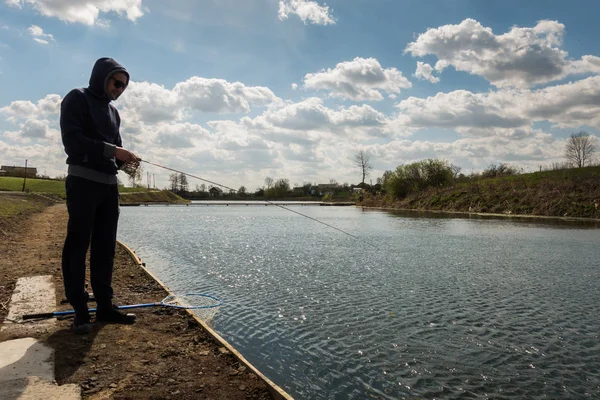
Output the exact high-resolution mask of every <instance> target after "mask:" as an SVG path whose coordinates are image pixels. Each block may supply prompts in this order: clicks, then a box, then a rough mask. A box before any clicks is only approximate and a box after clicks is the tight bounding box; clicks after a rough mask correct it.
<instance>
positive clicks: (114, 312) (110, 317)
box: [96, 306, 136, 324]
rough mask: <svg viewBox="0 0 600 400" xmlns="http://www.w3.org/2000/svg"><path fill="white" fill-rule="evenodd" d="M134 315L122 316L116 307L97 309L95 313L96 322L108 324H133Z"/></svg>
mask: <svg viewBox="0 0 600 400" xmlns="http://www.w3.org/2000/svg"><path fill="white" fill-rule="evenodd" d="M135 319H136V316H135V314H123V313H122V312H119V311H118V309H117V306H112V307H111V308H106V309H98V311H96V322H106V323H109V324H133V323H134V322H135Z"/></svg>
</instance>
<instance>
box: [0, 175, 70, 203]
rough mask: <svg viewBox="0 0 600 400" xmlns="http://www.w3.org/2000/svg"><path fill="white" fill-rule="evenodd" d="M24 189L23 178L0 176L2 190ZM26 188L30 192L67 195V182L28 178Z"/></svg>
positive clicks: (14, 190)
mask: <svg viewBox="0 0 600 400" xmlns="http://www.w3.org/2000/svg"><path fill="white" fill-rule="evenodd" d="M22 189H23V178H14V177H11V176H3V177H0V190H1V191H9V192H20V191H21V190H22ZM25 189H29V191H30V192H36V193H48V194H54V195H57V196H60V197H62V198H64V197H65V182H64V181H54V180H48V179H31V178H27V180H26V182H25Z"/></svg>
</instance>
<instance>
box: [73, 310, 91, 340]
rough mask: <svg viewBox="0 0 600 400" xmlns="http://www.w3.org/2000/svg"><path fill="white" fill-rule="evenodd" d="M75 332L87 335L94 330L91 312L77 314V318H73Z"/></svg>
mask: <svg viewBox="0 0 600 400" xmlns="http://www.w3.org/2000/svg"><path fill="white" fill-rule="evenodd" d="M73 332H75V333H77V334H79V335H85V334H87V333H91V332H92V324H91V323H90V315H89V314H87V313H86V314H80V315H78V314H75V318H74V319H73Z"/></svg>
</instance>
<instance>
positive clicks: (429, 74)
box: [415, 61, 440, 83]
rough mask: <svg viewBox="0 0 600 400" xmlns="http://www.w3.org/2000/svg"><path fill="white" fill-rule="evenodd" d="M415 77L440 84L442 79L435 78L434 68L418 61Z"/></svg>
mask: <svg viewBox="0 0 600 400" xmlns="http://www.w3.org/2000/svg"><path fill="white" fill-rule="evenodd" d="M415 77H416V78H419V79H425V80H428V81H429V82H431V83H438V82H439V81H440V78H438V77H437V76H433V67H432V66H431V65H429V64H427V63H424V62H422V61H417V70H416V71H415Z"/></svg>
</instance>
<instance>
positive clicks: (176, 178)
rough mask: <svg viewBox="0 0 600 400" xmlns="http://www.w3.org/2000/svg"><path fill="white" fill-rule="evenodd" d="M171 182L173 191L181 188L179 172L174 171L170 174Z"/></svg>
mask: <svg viewBox="0 0 600 400" xmlns="http://www.w3.org/2000/svg"><path fill="white" fill-rule="evenodd" d="M169 183H170V184H171V192H173V193H176V192H177V190H178V189H179V174H177V173H172V174H171V175H169Z"/></svg>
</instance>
